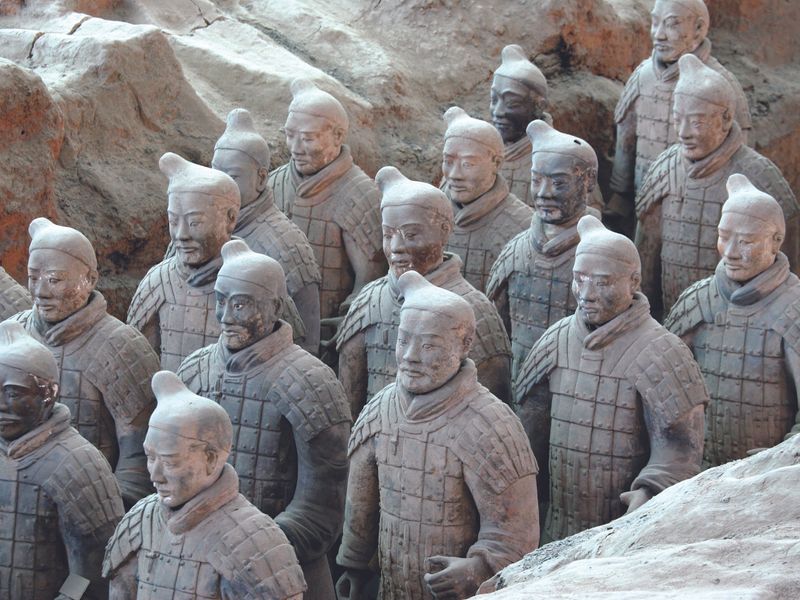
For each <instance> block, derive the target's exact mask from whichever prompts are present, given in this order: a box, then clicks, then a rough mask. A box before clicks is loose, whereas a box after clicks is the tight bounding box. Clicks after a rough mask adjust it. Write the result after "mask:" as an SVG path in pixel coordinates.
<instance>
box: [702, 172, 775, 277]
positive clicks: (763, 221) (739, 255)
mask: <svg viewBox="0 0 800 600" xmlns="http://www.w3.org/2000/svg"><path fill="white" fill-rule="evenodd" d="M727 188H728V199H727V200H726V201H725V204H723V205H722V216H721V217H720V220H719V226H718V227H717V233H718V237H717V251H718V252H719V255H720V257H722V264H723V265H724V267H725V274H726V275H727V276H728V277H729V278H730V279H732V280H733V281H738V282H740V283H744V282H746V281H750V280H751V279H753V278H754V277H756V276H757V275H759V274H760V273H762V272H763V271H766V270H767V269H768V268H769V267H770V266H771V265H772V263H774V262H775V257H776V256H777V255H778V252H780V249H781V244H782V243H783V239H784V237H785V236H786V220H785V218H784V215H783V209H782V208H781V205H780V204H778V202H777V201H776V200H775V198H773V197H772V196H770V195H769V194H766V193H764V192H762V191H761V190H759V189H758V188H756V187H755V186H754V185H753V184H752V183H750V180H749V179H747V177H745V176H744V175H740V174H738V173H734V174H733V175H731V176H730V177H728V183H727Z"/></svg>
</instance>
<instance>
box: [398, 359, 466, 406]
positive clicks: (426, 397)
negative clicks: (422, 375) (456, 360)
mask: <svg viewBox="0 0 800 600" xmlns="http://www.w3.org/2000/svg"><path fill="white" fill-rule="evenodd" d="M479 385H480V384H479V383H478V370H477V368H476V367H475V363H474V362H472V360H471V359H469V358H465V359H464V360H463V361H462V362H461V368H460V369H459V370H458V372H457V373H456V374H455V375H453V377H452V378H451V379H450V380H449V381H448V382H447V383H445V384H444V385H443V386H442V387H440V388H438V389H435V390H433V391H432V392H428V393H427V394H412V393H411V392H409V391H408V390H406V389H405V388H404V387H403V386H402V385H400V383H399V382H398V383H396V384H395V392H396V393H397V398H398V400H399V401H400V407H401V409H402V411H403V414H404V415H405V417H406V419H407V420H408V421H411V422H420V421H429V420H431V419H434V418H436V417H438V416H439V415H441V414H443V413H444V412H446V411H448V410H450V408H452V407H454V406H457V405H458V404H460V403H461V401H462V400H463V399H464V398H465V397H466V395H467V394H468V393H469V392H470V391H472V390H474V389H475V388H477V387H478V386H479Z"/></svg>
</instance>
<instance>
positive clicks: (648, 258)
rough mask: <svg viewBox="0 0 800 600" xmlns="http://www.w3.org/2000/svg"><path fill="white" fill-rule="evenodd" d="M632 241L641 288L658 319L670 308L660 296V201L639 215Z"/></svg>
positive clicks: (655, 317) (654, 315)
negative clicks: (640, 265)
mask: <svg viewBox="0 0 800 600" xmlns="http://www.w3.org/2000/svg"><path fill="white" fill-rule="evenodd" d="M637 202H641V199H639V200H637ZM634 242H635V243H636V248H637V249H638V250H639V256H640V257H641V259H642V284H641V290H642V293H643V294H644V295H645V296H647V299H648V300H649V301H650V312H651V314H652V315H653V318H654V319H656V320H657V321H660V320H661V317H662V314H663V312H664V310H665V309H669V308H670V307H669V306H667V307H664V306H663V301H662V296H661V202H657V203H652V204H651V205H650V206H649V207H648V210H646V211H645V212H643V213H642V214H640V215H639V217H638V222H637V224H636V235H635V239H634Z"/></svg>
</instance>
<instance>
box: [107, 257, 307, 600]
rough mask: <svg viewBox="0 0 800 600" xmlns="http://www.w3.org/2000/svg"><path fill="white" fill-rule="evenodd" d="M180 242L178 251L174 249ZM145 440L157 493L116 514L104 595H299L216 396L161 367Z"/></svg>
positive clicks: (300, 583) (121, 599) (122, 599)
mask: <svg viewBox="0 0 800 600" xmlns="http://www.w3.org/2000/svg"><path fill="white" fill-rule="evenodd" d="M179 251H180V250H179ZM153 391H154V392H155V395H156V398H157V399H158V406H157V407H156V410H155V411H153V415H152V417H151V418H150V426H149V428H148V430H147V437H146V438H145V441H144V451H145V453H146V454H147V468H148V470H149V471H150V478H151V479H152V480H153V484H154V485H155V488H156V493H155V494H152V495H150V496H147V497H146V498H144V499H142V500H141V501H140V502H138V503H137V504H136V506H134V507H133V508H132V509H131V510H130V511H128V513H127V514H126V515H125V516H124V517H123V519H122V521H120V523H119V525H118V526H117V530H116V531H115V532H114V535H113V537H112V538H111V539H110V540H109V542H108V546H107V547H106V556H105V560H104V561H103V577H108V578H110V579H111V583H110V586H109V587H110V591H111V599H112V600H157V599H158V600H160V599H161V598H174V599H176V600H177V599H178V598H186V599H189V598H197V599H200V598H204V599H205V598H208V599H219V600H223V599H224V600H233V599H234V598H235V599H237V600H261V599H266V598H269V599H270V600H272V599H274V600H284V599H287V598H291V599H292V600H301V599H302V597H303V592H304V591H305V589H306V584H305V580H304V579H303V572H302V570H301V569H300V565H299V564H298V562H297V557H296V556H295V553H294V550H293V549H292V546H291V545H290V544H289V542H288V541H287V539H286V536H285V535H283V532H282V531H281V530H280V528H279V527H278V526H277V525H276V524H275V522H274V521H273V520H272V519H270V518H269V517H268V516H267V515H265V514H263V513H261V512H260V511H259V510H258V509H257V508H256V507H255V506H253V505H252V504H251V503H250V502H248V501H247V500H246V499H245V497H244V496H242V495H241V494H240V493H239V478H238V476H237V475H236V471H235V470H234V468H233V467H232V466H231V465H229V464H227V463H226V461H227V459H228V454H229V453H230V450H231V439H232V435H233V434H232V427H231V420H230V418H229V417H228V413H226V412H225V410H224V409H223V408H221V407H220V406H219V405H218V404H217V403H216V402H212V401H211V400H208V399H207V398H202V397H200V396H196V395H195V394H193V393H192V392H190V391H189V390H188V389H186V387H185V386H184V385H183V383H181V380H180V379H178V377H177V376H176V375H175V374H174V373H171V372H169V371H159V372H158V373H156V374H155V375H154V376H153Z"/></svg>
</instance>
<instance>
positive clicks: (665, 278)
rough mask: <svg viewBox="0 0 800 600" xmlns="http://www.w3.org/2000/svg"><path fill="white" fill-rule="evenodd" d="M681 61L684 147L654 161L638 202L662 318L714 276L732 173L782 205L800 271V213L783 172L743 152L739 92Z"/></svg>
mask: <svg viewBox="0 0 800 600" xmlns="http://www.w3.org/2000/svg"><path fill="white" fill-rule="evenodd" d="M678 62H679V66H680V78H679V80H678V84H677V85H676V86H675V95H674V98H673V119H674V121H675V128H676V131H677V134H678V136H679V140H680V142H679V143H678V144H675V145H673V146H670V147H669V148H668V149H667V150H665V151H664V152H663V153H662V154H661V155H660V156H659V157H658V159H656V161H655V162H654V163H653V165H652V167H651V168H650V170H649V171H648V173H647V177H646V178H645V180H644V183H643V184H642V187H641V190H640V192H639V196H638V197H637V199H636V216H637V218H638V221H639V223H638V227H637V233H636V245H637V246H638V247H639V252H640V253H641V255H642V275H643V277H644V279H643V280H642V291H643V292H644V293H645V294H646V295H647V297H648V298H649V299H650V303H651V304H652V305H653V313H654V315H655V316H657V317H659V318H660V317H661V315H662V314H666V313H667V312H668V311H669V309H670V308H671V307H672V305H673V304H674V303H675V301H676V300H677V299H678V296H679V295H680V293H681V292H682V291H683V290H685V289H686V288H687V287H689V286H690V285H692V284H693V283H695V282H696V281H698V280H700V279H703V278H705V277H708V276H710V275H713V274H714V269H715V268H716V266H717V262H718V257H717V250H716V243H717V224H718V223H719V218H720V211H721V208H722V204H723V202H725V199H726V198H727V192H726V190H725V182H726V181H727V180H728V177H729V176H730V175H731V174H733V173H741V174H743V175H745V176H747V177H748V179H750V181H751V182H752V183H753V185H755V186H756V187H757V188H758V189H760V190H761V191H763V192H767V193H768V194H770V195H771V196H772V197H773V198H775V200H777V201H778V203H779V204H780V205H781V207H782V208H783V213H784V216H785V218H786V244H785V245H784V253H785V254H786V256H787V258H788V259H789V264H790V266H793V267H797V266H798V265H800V262H798V260H799V259H800V206H798V203H797V200H796V199H795V196H794V194H793V193H792V190H791V189H790V188H789V184H788V183H786V180H785V179H784V178H783V175H781V172H780V171H779V170H778V168H777V167H776V166H775V165H774V164H773V163H772V162H771V161H770V160H769V159H767V158H765V157H764V156H762V155H760V154H759V153H758V152H756V151H755V150H753V149H752V148H749V147H747V146H745V145H744V139H743V136H742V130H741V128H740V127H739V124H738V123H737V122H736V120H735V119H734V114H735V108H736V93H735V91H734V89H733V88H732V87H731V85H730V83H729V82H728V80H727V79H726V78H725V77H723V76H722V75H720V74H719V73H717V72H716V71H715V70H714V69H711V68H709V67H707V66H705V65H704V64H703V63H702V62H701V61H700V59H698V58H697V57H696V56H694V55H693V54H687V55H684V56H682V57H681V58H680V60H679V61H678Z"/></svg>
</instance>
